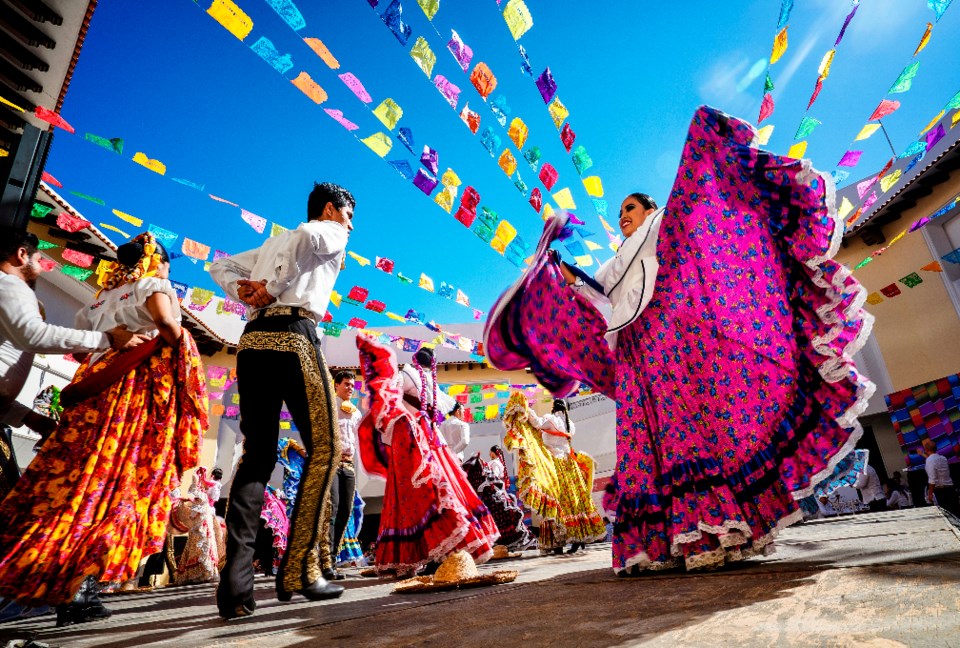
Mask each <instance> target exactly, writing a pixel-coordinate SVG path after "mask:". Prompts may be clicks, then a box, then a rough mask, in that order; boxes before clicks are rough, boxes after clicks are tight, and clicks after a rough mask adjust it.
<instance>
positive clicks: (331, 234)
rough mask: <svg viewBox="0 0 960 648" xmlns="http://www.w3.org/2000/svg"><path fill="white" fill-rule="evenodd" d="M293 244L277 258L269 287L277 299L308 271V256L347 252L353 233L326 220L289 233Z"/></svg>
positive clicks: (269, 291)
mask: <svg viewBox="0 0 960 648" xmlns="http://www.w3.org/2000/svg"><path fill="white" fill-rule="evenodd" d="M287 235H288V236H290V237H291V243H292V244H291V245H288V246H286V248H284V250H283V251H282V252H281V253H280V254H279V255H278V256H277V260H276V266H275V270H274V273H275V274H274V278H273V279H272V280H271V281H270V283H268V284H267V292H268V293H270V294H271V295H273V296H274V297H276V296H277V295H279V294H280V293H282V292H283V291H284V290H286V289H287V287H288V286H289V285H290V284H291V283H293V281H294V279H296V278H297V277H299V276H300V275H301V274H302V273H303V271H304V269H303V268H302V267H300V260H301V259H304V258H306V257H307V256H308V255H311V254H314V255H317V256H329V255H332V254H337V253H339V252H343V251H344V250H346V249H347V240H348V239H349V238H350V232H348V231H347V228H346V227H344V226H343V225H341V224H339V223H334V222H333V221H324V222H323V223H318V224H316V225H315V226H313V227H300V228H297V229H296V230H292V231H290V232H287Z"/></svg>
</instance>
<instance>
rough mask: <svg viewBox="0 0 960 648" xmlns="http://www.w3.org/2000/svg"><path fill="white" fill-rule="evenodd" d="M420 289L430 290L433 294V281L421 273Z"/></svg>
mask: <svg viewBox="0 0 960 648" xmlns="http://www.w3.org/2000/svg"><path fill="white" fill-rule="evenodd" d="M420 287H421V288H423V289H424V290H429V291H430V292H433V279H431V278H430V277H428V276H427V275H425V274H423V273H422V272H421V273H420Z"/></svg>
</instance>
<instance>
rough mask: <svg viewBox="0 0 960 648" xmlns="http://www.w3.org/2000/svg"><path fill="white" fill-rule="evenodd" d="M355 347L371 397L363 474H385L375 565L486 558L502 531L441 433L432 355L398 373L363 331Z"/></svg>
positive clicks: (383, 568) (406, 567)
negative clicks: (458, 555)
mask: <svg viewBox="0 0 960 648" xmlns="http://www.w3.org/2000/svg"><path fill="white" fill-rule="evenodd" d="M357 347H358V348H359V350H360V365H361V369H362V371H363V375H364V378H365V381H366V384H367V387H368V388H369V389H370V396H371V397H370V409H369V410H368V411H367V414H366V415H365V416H364V418H363V420H362V421H361V423H360V430H359V437H360V456H361V459H362V460H363V464H364V467H365V468H366V470H367V472H368V473H369V474H371V475H376V476H380V477H383V478H385V479H386V481H387V484H386V488H385V490H384V496H383V512H382V513H381V515H380V532H379V535H378V537H377V549H376V568H377V571H378V572H380V573H385V572H392V573H396V574H411V573H413V572H415V571H416V570H417V569H418V568H419V567H421V566H424V565H426V564H427V563H430V562H432V563H439V562H440V561H441V560H442V559H443V558H444V557H446V556H447V555H449V554H451V553H453V552H455V551H458V550H464V551H466V552H468V553H470V554H471V555H472V556H473V558H474V560H475V561H476V562H477V563H482V562H485V561H486V560H488V559H489V558H490V556H491V555H492V554H493V544H494V543H495V541H496V540H497V538H498V537H499V535H500V534H499V532H498V531H497V525H496V523H494V521H493V518H492V517H491V516H490V512H489V511H488V510H487V508H486V507H485V506H484V505H483V503H482V502H481V501H480V499H479V498H478V497H477V495H476V493H474V492H473V489H471V488H470V484H469V483H468V482H467V479H466V476H465V475H464V473H463V469H461V468H460V466H459V464H457V462H456V460H455V459H454V457H453V455H452V454H451V452H450V450H449V448H447V446H446V445H444V444H443V442H442V441H441V440H440V439H439V434H438V431H437V419H438V418H439V417H438V416H437V415H438V413H439V412H440V409H439V408H438V407H437V405H436V404H437V403H438V402H439V399H438V390H437V385H436V377H435V372H436V363H435V362H434V361H433V354H432V353H429V354H427V353H418V355H417V356H416V362H415V365H414V367H413V370H412V371H410V370H407V369H405V370H404V371H403V372H402V373H401V372H400V371H399V370H398V369H397V361H396V357H395V356H394V354H393V351H392V350H391V349H389V348H387V347H385V346H382V345H380V344H379V343H377V342H375V341H374V340H373V339H372V338H370V337H368V336H365V335H362V334H361V335H357ZM421 351H422V350H421ZM424 367H427V368H428V370H429V369H430V368H432V370H433V371H432V372H431V373H429V374H428V373H427V372H426V371H424ZM414 394H416V395H414Z"/></svg>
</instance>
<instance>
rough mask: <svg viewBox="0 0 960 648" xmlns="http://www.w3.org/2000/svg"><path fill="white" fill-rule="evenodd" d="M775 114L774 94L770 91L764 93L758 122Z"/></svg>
mask: <svg viewBox="0 0 960 648" xmlns="http://www.w3.org/2000/svg"><path fill="white" fill-rule="evenodd" d="M772 114H773V96H772V95H771V94H770V93H769V92H768V93H767V94H765V95H763V103H762V104H760V118H759V119H758V120H757V123H758V124H759V123H761V122H762V121H763V120H764V119H766V118H767V117H769V116H770V115H772Z"/></svg>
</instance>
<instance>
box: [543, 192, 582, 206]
mask: <svg viewBox="0 0 960 648" xmlns="http://www.w3.org/2000/svg"><path fill="white" fill-rule="evenodd" d="M553 199H554V201H556V203H557V207H559V208H560V209H576V208H577V203H575V202H573V195H572V194H571V193H570V189H568V188H564V189H561V190H560V191H558V192H557V193H555V194H553ZM548 206H549V205H548Z"/></svg>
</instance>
